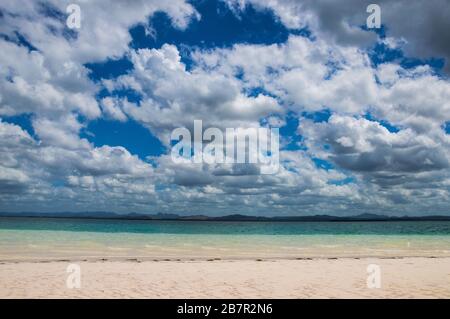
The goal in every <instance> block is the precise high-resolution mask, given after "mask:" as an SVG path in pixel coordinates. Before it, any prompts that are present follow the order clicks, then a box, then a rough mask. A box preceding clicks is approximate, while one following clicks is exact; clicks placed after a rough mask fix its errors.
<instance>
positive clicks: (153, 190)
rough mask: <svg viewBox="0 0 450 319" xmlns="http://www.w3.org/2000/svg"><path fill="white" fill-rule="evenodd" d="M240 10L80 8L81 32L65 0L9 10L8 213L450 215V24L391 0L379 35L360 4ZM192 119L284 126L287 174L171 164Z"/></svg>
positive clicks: (4, 128) (4, 170)
mask: <svg viewBox="0 0 450 319" xmlns="http://www.w3.org/2000/svg"><path fill="white" fill-rule="evenodd" d="M437 2H439V1H438V0H437ZM30 3H31V2H30ZM242 3H243V4H244V5H241V4H242ZM242 3H239V2H236V1H234V0H227V1H225V0H217V1H216V0H214V1H203V0H198V1H191V2H185V1H183V0H177V1H174V2H173V3H171V4H170V5H167V6H165V5H163V4H160V3H158V2H155V3H153V2H152V3H147V4H146V3H145V2H140V1H137V2H135V3H130V4H129V6H128V7H120V6H116V5H114V4H113V3H112V2H109V1H106V0H104V1H99V2H97V3H96V4H84V3H81V4H80V8H81V12H82V14H83V15H82V17H83V19H82V24H81V28H80V29H74V30H71V29H68V28H67V26H66V25H65V18H66V16H67V15H66V13H65V7H64V4H62V3H59V2H56V1H47V2H44V3H43V4H41V5H38V4H30V5H29V6H20V5H1V6H0V10H1V13H2V15H1V17H0V19H2V20H4V21H3V23H4V25H6V26H7V27H6V28H5V29H4V31H1V34H0V41H1V48H0V49H2V52H4V53H3V57H2V59H0V66H2V67H1V68H0V69H1V70H2V71H1V72H0V76H1V81H2V82H1V84H0V90H1V91H0V93H1V95H0V119H1V122H0V125H1V127H0V134H3V135H4V136H3V137H2V140H3V141H4V145H0V154H1V158H2V164H1V169H0V210H1V211H30V210H37V211H61V210H64V211H100V210H104V211H115V212H119V213H126V212H131V211H133V212H143V213H158V212H166V213H169V212H174V213H178V214H190V213H195V214H197V213H201V214H211V215H221V214H228V213H243V214H254V215H279V214H287V215H309V214H318V213H320V214H323V213H327V214H335V215H351V214H359V213H381V214H393V215H403V214H409V215H421V214H438V213H439V214H446V213H448V211H449V206H448V198H449V185H450V183H449V181H450V174H449V167H450V166H449V165H450V164H449V163H450V155H449V154H450V153H449V150H450V140H449V133H450V129H449V127H450V125H449V123H450V118H449V114H450V112H449V110H450V108H449V104H448V103H449V102H448V101H449V100H450V99H449V97H450V84H449V82H448V75H447V72H448V64H447V63H446V62H447V60H448V59H447V52H448V51H446V47H445V35H443V36H442V37H443V39H441V37H437V38H436V39H434V38H433V39H432V40H430V41H428V42H427V43H426V44H423V43H422V42H421V41H424V40H423V37H422V35H421V33H420V32H419V33H417V32H416V33H415V31H414V30H410V29H408V28H406V27H404V26H403V23H404V22H402V20H401V19H400V21H398V20H397V19H395V15H394V14H393V12H395V13H396V14H397V17H401V16H402V15H403V14H410V13H411V12H409V11H408V10H413V9H411V8H408V10H406V11H407V12H406V13H405V12H402V11H398V12H397V11H396V10H398V8H393V7H391V4H389V3H387V2H384V1H382V4H381V7H382V10H383V11H382V12H383V13H385V14H384V15H383V17H384V18H383V20H382V22H383V26H382V29H381V30H376V31H375V32H373V31H372V30H367V28H365V27H362V26H364V23H365V19H366V16H367V14H366V12H365V11H364V8H363V7H361V4H358V5H356V4H355V2H354V1H351V0H349V1H346V2H345V4H344V5H343V6H341V7H333V5H331V6H332V8H330V7H327V9H326V10H332V11H333V12H334V16H333V17H332V18H331V19H330V17H329V16H328V15H327V14H325V13H324V12H325V11H324V10H325V9H324V8H325V7H326V6H327V4H326V2H322V1H317V2H313V1H304V7H302V8H299V7H296V6H292V5H291V3H290V2H289V1H275V2H264V1H262V2H254V1H253V0H246V1H243V2H242ZM322 6H323V7H322ZM105 8H108V10H104V9H105ZM361 8H362V10H361ZM435 9H436V8H425V7H424V8H422V7H421V10H422V11H421V14H422V15H423V16H424V19H423V21H421V22H420V23H423V25H422V30H423V31H422V32H423V34H427V32H428V31H427V30H428V29H427V28H432V27H433V28H437V26H434V22H433V18H432V17H433V14H434V15H435V12H434V11H433V10H435ZM414 10H418V8H416V9H414ZM342 21H343V22H342ZM341 22H342V23H348V28H341V26H342V23H341ZM30 26H33V28H34V30H35V31H33V28H31V27H30ZM430 30H434V29H430ZM443 43H444V44H443ZM18 61H26V63H24V64H19V63H18ZM194 120H202V121H203V123H204V125H205V126H206V127H208V126H209V127H219V128H222V129H224V128H226V127H234V128H237V127H258V126H269V127H278V128H280V138H281V148H280V165H281V168H280V170H279V171H278V173H277V174H275V175H271V176H265V175H263V174H258V173H256V174H255V170H254V169H253V168H251V167H248V168H245V169H242V168H239V167H213V166H208V165H186V166H179V165H176V164H175V163H173V162H172V161H171V158H170V148H171V144H170V138H169V136H170V133H171V131H173V130H174V129H175V128H177V127H188V128H191V127H192V125H193V121H194ZM7 141H9V142H7ZM256 172H258V170H256Z"/></svg>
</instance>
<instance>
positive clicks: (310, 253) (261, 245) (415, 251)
mask: <svg viewBox="0 0 450 319" xmlns="http://www.w3.org/2000/svg"><path fill="white" fill-rule="evenodd" d="M406 256H427V257H431V256H435V257H441V256H450V222H448V221H401V222H365V221H358V222H218V221H147V220H108V219H64V218H9V217H8V218H0V260H36V259H37V260H41V259H114V258H117V259H123V258H125V259H126V258H137V259H157V260H161V259H171V260H172V259H180V260H189V259H255V258H256V259H258V258H265V259H270V258H331V257H333V258H334V257H336V258H338V257H406Z"/></svg>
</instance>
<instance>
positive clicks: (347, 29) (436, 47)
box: [223, 0, 450, 73]
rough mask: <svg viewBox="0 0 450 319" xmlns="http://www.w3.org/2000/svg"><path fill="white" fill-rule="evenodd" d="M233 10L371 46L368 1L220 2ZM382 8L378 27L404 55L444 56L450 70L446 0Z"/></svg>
mask: <svg viewBox="0 0 450 319" xmlns="http://www.w3.org/2000/svg"><path fill="white" fill-rule="evenodd" d="M223 1H225V2H226V3H228V4H229V5H230V7H232V8H234V9H235V10H237V11H240V10H242V9H243V8H245V6H246V5H253V6H254V7H256V8H260V9H267V8H268V9H270V10H273V12H274V13H275V14H276V15H277V16H278V17H279V19H280V20H281V21H282V23H284V24H285V25H286V26H287V27H288V28H291V29H298V28H304V27H308V28H309V29H311V30H312V31H313V32H314V34H315V35H317V37H318V38H321V39H326V40H328V41H332V42H335V43H337V44H339V45H345V46H349V45H350V46H360V47H364V46H368V45H370V44H373V43H374V41H376V36H375V35H374V34H373V33H372V32H366V31H363V30H362V29H361V27H362V26H365V24H366V19H367V17H368V15H369V14H368V13H367V12H366V8H367V6H368V5H369V4H371V3H373V1H370V0H363V1H361V0H344V1H328V0H304V1H297V0H273V1H257V0H223ZM376 4H378V5H379V6H380V7H381V23H382V24H383V25H385V26H386V27H387V33H388V35H389V36H390V37H392V38H391V40H394V39H395V40H396V41H397V42H398V41H402V42H404V44H405V45H404V49H405V50H406V52H407V54H408V55H411V56H415V57H420V58H425V59H426V58H431V57H444V58H445V59H446V64H445V69H446V72H447V73H448V72H449V71H450V62H449V61H450V35H449V33H448V31H447V30H449V28H450V21H449V19H448V16H449V15H450V6H449V5H448V1H447V0H431V1H409V0H400V1H390V0H380V1H377V2H376Z"/></svg>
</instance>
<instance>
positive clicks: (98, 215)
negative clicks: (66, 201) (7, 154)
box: [0, 212, 450, 222]
mask: <svg viewBox="0 0 450 319" xmlns="http://www.w3.org/2000/svg"><path fill="white" fill-rule="evenodd" d="M1 217H34V218H83V219H119V220H179V221H278V222H292V221H304V222H314V221H333V222H339V221H436V220H438V221H450V216H439V215H435V216H418V217H413V216H401V217H391V216H386V215H376V214H359V215H355V216H344V217H343V216H332V215H312V216H274V217H266V216H250V215H240V214H233V215H225V216H219V217H211V216H206V215H189V216H180V215H177V214H163V213H157V214H141V213H129V214H116V213H111V212H77V213H73V212H60V213H36V212H20V213H5V212H0V218H1Z"/></svg>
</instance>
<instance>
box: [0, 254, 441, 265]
mask: <svg viewBox="0 0 450 319" xmlns="http://www.w3.org/2000/svg"><path fill="white" fill-rule="evenodd" d="M411 258H412V259H414V258H425V259H449V260H450V256H438V255H429V256H424V255H411V256H406V255H402V256H370V255H366V256H310V257H303V256H302V257H225V258H220V257H194V258H191V257H181V258H173V257H149V256H127V257H124V256H98V257H84V258H79V257H73V258H70V257H69V258H68V257H54V258H53V257H52V258H20V259H0V265H3V264H20V263H52V262H66V263H67V262H70V263H72V262H73V263H75V262H88V263H95V262H136V263H142V262H196V261H199V262H214V261H223V262H233V261H258V262H264V261H268V262H270V261H296V260H298V261H302V260H313V261H314V260H341V259H344V260H361V259H380V260H385V259H387V260H389V259H393V260H397V259H411Z"/></svg>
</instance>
